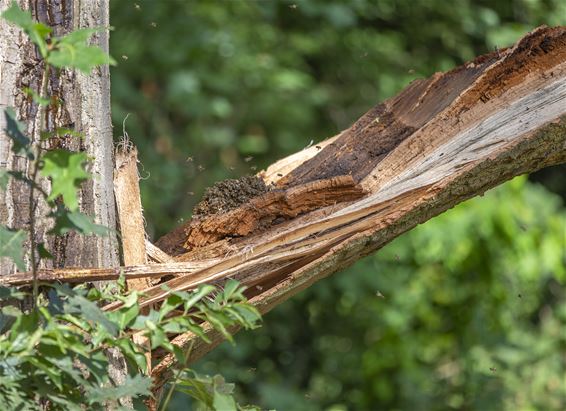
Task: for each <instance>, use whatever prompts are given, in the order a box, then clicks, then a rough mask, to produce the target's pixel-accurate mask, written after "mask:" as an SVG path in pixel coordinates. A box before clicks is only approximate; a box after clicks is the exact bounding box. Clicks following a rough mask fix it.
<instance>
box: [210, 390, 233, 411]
mask: <svg viewBox="0 0 566 411" xmlns="http://www.w3.org/2000/svg"><path fill="white" fill-rule="evenodd" d="M213 407H214V409H215V410H222V411H238V409H237V408H236V401H234V397H232V396H231V395H230V394H224V393H221V392H219V391H216V390H214V402H213Z"/></svg>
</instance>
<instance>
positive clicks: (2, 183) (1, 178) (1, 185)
mask: <svg viewBox="0 0 566 411" xmlns="http://www.w3.org/2000/svg"><path fill="white" fill-rule="evenodd" d="M9 180H10V172H9V171H8V169H6V168H4V167H2V168H0V190H4V191H6V187H8V181H9Z"/></svg>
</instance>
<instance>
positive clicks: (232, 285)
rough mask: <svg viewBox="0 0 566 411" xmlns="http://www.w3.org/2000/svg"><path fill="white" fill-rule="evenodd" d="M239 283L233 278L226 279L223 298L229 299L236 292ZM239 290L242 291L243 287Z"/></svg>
mask: <svg viewBox="0 0 566 411" xmlns="http://www.w3.org/2000/svg"><path fill="white" fill-rule="evenodd" d="M239 285H240V283H239V282H238V281H236V280H233V279H229V280H228V281H226V284H224V300H226V301H227V300H229V299H230V298H231V297H232V296H233V295H234V294H235V293H236V290H237V289H238V287H239ZM241 291H243V287H242V290H241Z"/></svg>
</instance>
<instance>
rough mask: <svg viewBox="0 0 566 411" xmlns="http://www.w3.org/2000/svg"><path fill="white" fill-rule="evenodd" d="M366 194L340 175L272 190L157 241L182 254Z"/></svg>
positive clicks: (183, 226) (168, 249) (189, 223)
mask: <svg viewBox="0 0 566 411" xmlns="http://www.w3.org/2000/svg"><path fill="white" fill-rule="evenodd" d="M363 195H364V191H363V189H362V188H361V187H360V186H359V185H358V184H356V183H355V182H354V179H353V178H352V176H349V175H346V176H337V177H333V178H329V179H325V180H317V181H313V182H309V183H306V184H301V185H299V186H296V187H292V188H289V189H285V190H282V189H279V190H273V191H270V192H268V193H265V194H263V195H261V196H258V197H255V198H253V199H251V200H250V201H249V202H248V203H246V204H244V205H242V206H240V207H238V208H236V209H234V210H231V211H228V212H226V213H219V214H212V215H210V216H207V217H204V218H199V219H193V220H191V221H188V222H187V223H185V224H184V225H182V226H181V227H178V228H176V229H175V230H173V231H172V232H170V233H169V234H166V235H165V236H163V237H161V238H160V239H159V240H158V241H157V243H156V244H157V246H158V247H159V248H161V249H162V250H163V251H165V252H166V253H168V254H171V255H179V254H181V253H185V252H187V251H189V250H191V249H193V248H195V247H203V246H205V245H207V244H211V243H214V242H216V241H219V240H221V239H223V238H227V237H240V236H245V235H248V234H250V233H252V232H258V231H261V230H262V229H266V228H268V227H269V226H270V225H271V224H272V223H273V222H274V221H276V220H277V219H288V218H294V217H297V216H298V215H300V214H304V213H307V212H309V211H313V210H316V209H318V208H321V207H325V206H328V205H332V204H335V203H340V202H345V201H353V200H357V199H359V198H361V197H362V196H363Z"/></svg>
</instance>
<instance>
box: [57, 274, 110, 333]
mask: <svg viewBox="0 0 566 411" xmlns="http://www.w3.org/2000/svg"><path fill="white" fill-rule="evenodd" d="M53 288H55V289H56V290H57V291H58V293H59V294H61V295H64V296H66V297H67V301H66V303H65V305H64V307H65V308H64V310H65V312H66V313H68V314H81V316H82V317H83V318H84V319H86V320H89V321H92V322H93V323H94V324H97V325H101V326H103V327H104V328H105V329H106V330H107V331H108V332H109V333H110V334H112V335H116V334H117V333H118V326H117V325H116V324H114V323H113V322H112V321H110V320H109V319H108V318H107V317H106V313H105V312H104V311H102V310H101V309H100V308H99V307H98V306H97V305H96V304H95V303H93V302H92V301H89V300H88V299H87V298H85V297H83V296H82V295H80V294H78V293H77V292H76V291H74V290H72V289H70V288H69V287H65V286H60V285H58V284H54V285H53Z"/></svg>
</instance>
